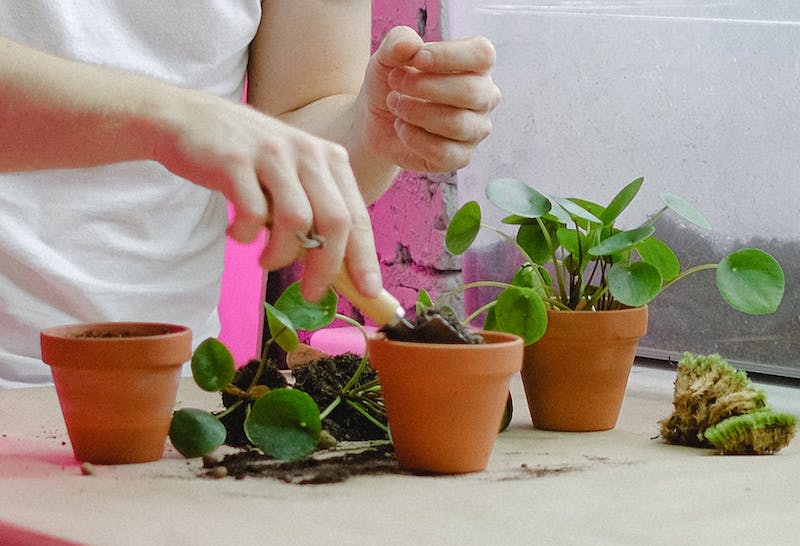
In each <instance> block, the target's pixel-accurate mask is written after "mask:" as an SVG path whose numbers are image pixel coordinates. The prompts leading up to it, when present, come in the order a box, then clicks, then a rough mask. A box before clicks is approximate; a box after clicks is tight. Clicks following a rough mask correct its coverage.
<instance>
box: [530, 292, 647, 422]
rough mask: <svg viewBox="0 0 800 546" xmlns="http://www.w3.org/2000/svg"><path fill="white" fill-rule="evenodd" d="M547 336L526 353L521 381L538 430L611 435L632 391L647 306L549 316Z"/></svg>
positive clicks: (551, 314)
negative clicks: (629, 389) (630, 384)
mask: <svg viewBox="0 0 800 546" xmlns="http://www.w3.org/2000/svg"><path fill="white" fill-rule="evenodd" d="M547 316H548V323H547V324H548V326H547V332H546V333H545V335H544V337H542V338H541V339H540V340H539V341H537V342H536V343H534V344H532V345H529V346H527V347H525V358H524V363H523V367H522V380H523V384H524V386H525V395H526V397H527V400H528V408H529V409H530V412H531V418H532V419H533V424H534V426H535V427H536V428H540V429H545V430H560V431H570V432H588V431H597V430H609V429H612V428H614V427H615V426H616V423H617V417H618V416H619V411H620V408H621V406H622V400H623V397H624V396H625V389H626V387H627V385H628V376H629V374H630V371H631V366H632V365H633V360H634V357H635V356H636V348H637V346H638V344H639V338H640V337H642V336H643V335H644V334H645V333H646V332H647V306H644V307H633V308H630V309H622V310H617V311H553V310H548V312H547Z"/></svg>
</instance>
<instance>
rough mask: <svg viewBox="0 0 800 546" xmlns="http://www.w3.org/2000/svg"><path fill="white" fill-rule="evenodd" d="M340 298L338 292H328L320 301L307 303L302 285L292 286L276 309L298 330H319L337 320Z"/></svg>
mask: <svg viewBox="0 0 800 546" xmlns="http://www.w3.org/2000/svg"><path fill="white" fill-rule="evenodd" d="M338 303H339V298H338V296H337V295H336V292H334V291H333V290H328V293H327V294H325V297H323V298H322V299H321V300H320V301H318V302H315V303H312V302H310V301H307V300H306V299H305V298H304V297H303V295H302V294H301V293H300V283H299V282H294V283H292V284H290V285H289V286H288V287H287V288H286V290H284V291H283V293H282V294H281V295H280V297H279V298H278V300H277V301H276V302H275V309H277V310H278V311H280V312H282V313H283V314H284V315H286V317H287V318H288V319H289V321H290V323H291V325H292V327H293V328H295V329H297V330H308V331H312V330H319V329H320V328H324V327H325V326H327V325H329V324H330V323H331V322H333V319H334V318H336V306H337V305H338Z"/></svg>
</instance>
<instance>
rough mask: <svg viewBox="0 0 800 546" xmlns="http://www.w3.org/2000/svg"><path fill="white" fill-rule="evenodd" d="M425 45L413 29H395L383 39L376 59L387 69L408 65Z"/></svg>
mask: <svg viewBox="0 0 800 546" xmlns="http://www.w3.org/2000/svg"><path fill="white" fill-rule="evenodd" d="M423 43H424V42H423V41H422V38H420V37H419V34H417V33H416V32H415V31H414V30H413V29H412V28H411V27H405V26H398V27H394V28H392V29H391V30H390V31H389V32H388V33H387V34H386V36H385V37H384V38H383V41H382V42H381V45H380V47H378V50H377V51H376V52H375V59H376V60H377V61H378V62H379V63H380V64H381V65H383V66H385V67H387V68H394V67H396V66H400V65H404V64H408V63H409V61H411V59H412V58H413V57H414V55H416V54H417V52H418V51H419V50H420V48H421V47H422V45H423Z"/></svg>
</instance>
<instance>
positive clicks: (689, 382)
mask: <svg viewBox="0 0 800 546" xmlns="http://www.w3.org/2000/svg"><path fill="white" fill-rule="evenodd" d="M673 407H674V410H673V413H672V415H670V416H669V417H668V418H666V419H664V420H662V421H660V422H659V424H660V426H661V436H662V437H663V438H664V439H665V440H666V441H667V442H669V443H672V444H680V445H686V446H693V447H710V445H711V444H710V443H709V441H708V440H707V439H706V437H705V432H706V430H707V429H708V428H710V427H713V426H714V425H716V424H718V423H720V422H721V421H723V420H725V419H727V418H729V417H734V416H737V415H745V414H748V413H751V412H753V411H757V410H760V409H763V408H764V407H766V394H764V392H763V391H761V390H759V389H757V388H755V386H753V384H752V382H751V381H750V379H749V378H748V377H747V374H746V373H745V372H742V371H739V370H736V369H735V368H733V367H732V366H731V365H730V364H728V362H727V361H726V360H725V359H724V358H722V357H721V356H720V355H718V354H712V355H692V354H690V353H685V354H684V355H683V358H681V360H680V362H679V363H678V376H677V378H676V380H675V393H674V400H673Z"/></svg>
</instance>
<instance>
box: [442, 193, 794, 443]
mask: <svg viewBox="0 0 800 546" xmlns="http://www.w3.org/2000/svg"><path fill="white" fill-rule="evenodd" d="M643 181H644V180H643V178H638V179H636V180H634V181H633V182H631V183H630V184H627V185H626V186H625V187H624V188H623V189H622V190H621V191H620V192H619V193H618V194H617V195H616V196H615V197H614V198H613V199H612V200H611V202H610V203H608V204H607V205H605V206H602V205H599V204H597V203H594V202H592V201H589V200H586V199H579V198H562V197H549V198H548V197H545V196H544V195H542V194H541V193H539V192H538V191H536V190H535V189H533V188H532V187H530V186H528V185H526V184H524V183H523V182H520V181H517V180H513V179H507V178H504V179H498V180H495V181H493V182H491V183H490V184H489V185H488V186H487V188H486V195H487V197H488V199H489V201H490V202H491V203H492V204H494V205H495V206H497V207H499V208H500V209H501V210H504V211H506V212H508V213H509V216H507V217H506V218H504V220H503V222H504V223H505V224H506V225H510V226H516V234H515V236H512V235H509V234H507V233H505V232H504V231H502V230H500V229H498V228H497V227H494V226H490V225H487V224H483V223H482V222H481V208H480V205H479V204H478V203H477V202H475V201H471V202H469V203H466V204H465V205H464V206H463V207H462V208H461V209H459V211H458V212H457V213H456V215H455V216H454V217H453V219H452V221H451V223H450V225H449V226H448V231H447V237H446V242H447V247H448V249H449V250H450V252H452V253H454V254H461V253H463V252H465V251H466V250H467V249H468V248H469V247H470V246H471V245H472V243H473V241H474V240H475V238H476V237H477V234H478V232H479V230H480V229H482V228H484V229H489V230H491V231H494V232H496V233H498V234H499V235H500V236H502V237H504V238H506V239H507V240H508V241H509V242H510V243H511V244H513V245H514V246H516V248H517V249H518V250H519V251H520V252H521V253H522V255H523V256H524V259H525V263H523V265H522V266H521V267H520V268H519V270H517V271H516V273H515V274H514V276H513V279H512V280H511V282H510V283H508V284H506V283H492V282H488V281H479V282H477V283H472V285H473V286H475V285H487V284H489V285H492V284H493V285H495V286H498V287H500V288H502V290H503V291H502V292H501V293H500V295H499V296H498V297H497V299H496V300H495V301H492V302H490V303H489V304H487V305H486V306H484V308H482V309H480V310H479V311H488V312H487V316H486V322H485V324H484V328H486V329H490V330H503V331H514V329H513V328H512V325H511V324H509V323H508V320H509V318H508V317H509V313H508V312H507V311H503V312H500V311H499V309H500V307H499V303H500V302H502V300H503V299H504V298H507V297H508V294H511V293H515V292H518V291H519V289H520V287H526V288H528V289H530V290H532V291H533V292H534V293H535V294H536V297H535V298H529V301H528V304H527V305H526V306H524V307H519V308H518V309H517V310H516V313H515V314H516V316H517V321H518V322H519V320H518V319H519V317H520V316H524V317H525V320H526V321H529V322H532V323H538V324H539V325H540V328H539V330H538V331H539V332H540V333H539V335H537V336H536V337H535V338H526V342H527V343H528V346H527V347H526V349H525V361H524V365H523V371H522V378H523V382H524V386H525V392H526V396H527V398H528V405H529V409H530V411H531V417H532V419H533V423H534V425H535V426H536V427H538V428H545V429H552V430H565V431H592V430H606V429H609V428H613V427H614V426H615V424H616V420H617V416H618V413H619V409H620V406H621V404H622V400H623V395H624V392H625V388H626V385H627V380H628V374H629V371H630V368H631V366H632V364H633V359H634V356H635V351H636V347H637V344H638V339H639V338H640V337H641V336H643V335H644V334H645V332H646V329H647V304H648V303H649V302H651V301H653V300H654V299H655V298H656V297H657V296H658V295H659V294H660V293H661V292H662V291H663V290H665V289H666V288H668V287H669V286H670V285H672V284H673V283H675V282H677V281H679V280H680V279H682V278H684V277H686V276H687V275H690V274H693V273H696V272H699V271H702V270H710V269H715V270H716V281H717V287H718V289H719V292H720V294H721V296H722V298H723V299H724V300H725V301H726V302H727V303H728V304H729V305H730V306H731V307H733V308H734V309H736V310H738V311H741V312H744V313H748V314H765V313H771V312H774V311H775V310H776V309H777V307H778V305H779V304H780V302H781V299H782V298H783V292H784V282H785V280H784V274H783V270H782V268H781V266H780V264H779V263H778V262H777V261H776V260H775V259H774V258H773V257H772V256H770V255H769V254H767V253H766V252H764V251H762V250H759V249H755V248H745V249H740V250H737V251H735V252H733V253H731V254H729V255H728V256H726V257H725V258H724V259H722V260H721V261H720V262H719V263H710V264H703V265H697V266H693V267H691V268H688V269H683V268H682V266H681V263H680V261H679V260H678V258H677V257H676V255H675V253H674V251H673V250H672V249H671V248H670V247H669V246H668V245H667V244H666V243H664V242H663V241H661V240H659V239H658V238H656V237H655V236H654V233H655V224H656V222H657V220H658V219H659V218H660V217H661V216H662V215H663V214H664V213H666V212H667V211H672V212H673V213H677V214H679V215H680V216H681V217H683V218H684V219H685V220H687V221H689V222H691V223H692V224H694V225H696V226H699V227H701V228H703V229H709V228H710V225H709V223H708V221H707V220H706V218H705V217H704V216H703V215H702V214H701V213H700V212H698V211H697V210H696V209H695V208H694V207H693V206H692V205H691V204H690V203H688V202H687V201H686V200H684V199H683V198H681V197H679V196H676V195H674V194H668V193H664V194H662V195H661V199H662V201H663V207H662V208H661V209H660V210H658V211H656V212H655V214H653V215H652V216H651V217H650V218H649V219H647V220H646V221H645V222H644V223H643V224H642V225H640V226H638V227H636V228H634V229H627V230H623V229H620V228H618V227H616V222H617V220H618V218H619V216H620V214H621V213H622V212H623V211H624V210H625V209H627V208H628V206H629V205H630V204H631V202H632V201H633V199H634V198H635V197H636V195H637V194H638V192H639V190H640V188H641V186H642V183H643ZM528 294H530V292H528ZM617 320H619V322H620V323H619V325H618V326H613V325H612V323H610V321H617ZM620 344H621V345H620ZM607 350H608V352H609V354H608V355H607V356H606V352H607Z"/></svg>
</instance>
